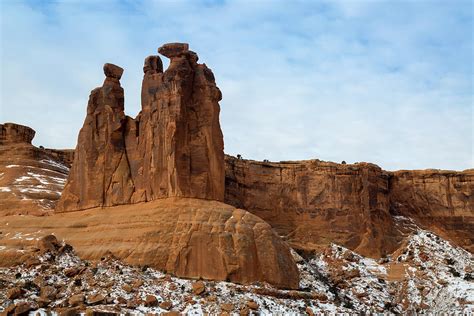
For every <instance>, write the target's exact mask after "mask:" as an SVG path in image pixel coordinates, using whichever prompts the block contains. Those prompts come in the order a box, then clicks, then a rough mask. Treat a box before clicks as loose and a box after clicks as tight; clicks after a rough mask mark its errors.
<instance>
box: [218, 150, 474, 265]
mask: <svg viewBox="0 0 474 316" xmlns="http://www.w3.org/2000/svg"><path fill="white" fill-rule="evenodd" d="M473 188H474V177H473V171H472V170H467V171H464V172H444V171H400V172H395V173H392V172H386V171H383V170H382V169H380V168H379V167H377V166H376V165H372V164H367V163H358V164H337V163H332V162H322V161H319V160H308V161H294V162H280V163H272V162H258V161H251V160H242V159H237V158H234V157H231V156H226V192H225V194H226V195H225V202H226V203H229V204H231V205H234V206H236V207H239V208H243V209H246V210H248V211H249V212H251V213H253V214H256V215H257V216H259V217H261V218H262V219H264V220H265V221H267V222H268V223H270V224H271V225H272V227H274V228H275V229H276V230H277V231H278V233H279V234H280V235H284V236H286V238H287V240H288V241H289V242H290V243H291V245H292V246H293V247H295V248H299V249H306V250H308V249H318V248H320V247H324V246H326V245H328V244H330V243H333V242H334V243H338V244H341V245H344V246H345V247H347V248H349V249H352V250H354V251H357V252H359V253H361V254H363V255H365V256H371V257H383V256H385V255H387V254H389V253H391V252H393V251H394V250H395V249H396V248H398V247H399V246H400V241H401V240H403V238H404V236H405V235H406V233H408V232H409V231H410V227H409V226H407V225H405V224H403V223H402V222H403V221H402V222H401V221H400V219H399V218H398V217H397V216H400V215H401V216H405V217H408V218H411V219H413V220H415V223H416V224H418V225H419V226H421V227H425V228H427V229H433V230H434V231H437V232H438V233H439V234H441V235H442V236H443V237H445V238H448V239H450V240H452V241H454V242H456V243H457V244H458V245H461V246H464V247H465V248H466V249H469V250H471V251H472V244H473V240H472V238H473V236H472V231H473V218H474V203H473V199H474V195H473Z"/></svg>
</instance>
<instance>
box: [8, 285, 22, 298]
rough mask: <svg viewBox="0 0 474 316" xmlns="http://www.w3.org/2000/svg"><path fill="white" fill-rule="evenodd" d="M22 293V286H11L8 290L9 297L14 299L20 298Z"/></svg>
mask: <svg viewBox="0 0 474 316" xmlns="http://www.w3.org/2000/svg"><path fill="white" fill-rule="evenodd" d="M21 295H22V292H21V288H19V287H14V288H11V289H9V290H8V291H7V298H8V299H9V300H14V299H17V298H19V297H20V296H21Z"/></svg>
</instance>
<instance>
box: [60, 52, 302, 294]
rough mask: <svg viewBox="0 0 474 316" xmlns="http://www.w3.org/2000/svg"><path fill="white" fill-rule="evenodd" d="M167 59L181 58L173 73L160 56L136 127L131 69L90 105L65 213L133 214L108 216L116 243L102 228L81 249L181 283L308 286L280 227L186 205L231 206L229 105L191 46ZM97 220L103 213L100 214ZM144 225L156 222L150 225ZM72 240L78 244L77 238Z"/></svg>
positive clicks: (147, 69) (109, 71)
mask: <svg viewBox="0 0 474 316" xmlns="http://www.w3.org/2000/svg"><path fill="white" fill-rule="evenodd" d="M158 51H159V52H160V53H161V54H163V55H164V56H167V57H169V58H170V59H171V60H170V66H169V68H168V69H167V70H166V71H165V72H163V65H162V62H161V59H160V57H159V56H149V57H147V58H146V59H145V64H144V67H143V71H144V73H145V74H144V78H143V83H142V111H141V112H140V113H139V115H138V116H137V118H136V119H132V118H130V117H127V116H125V114H124V92H123V89H122V88H121V86H120V81H119V80H120V78H121V76H122V73H123V69H122V68H120V67H118V66H115V65H112V64H105V65H104V73H105V75H106V79H105V81H104V84H103V85H102V87H100V88H96V89H94V90H93V91H92V93H91V95H90V97H89V104H88V107H87V116H86V119H85V121H84V125H83V127H82V129H81V131H80V134H79V137H78V145H77V147H76V151H75V156H74V162H73V164H72V168H71V173H70V175H69V178H68V182H67V184H66V186H65V188H64V191H63V193H62V196H61V199H60V201H59V202H58V204H57V206H56V211H57V212H58V213H64V212H69V211H78V210H81V211H83V210H86V209H91V208H96V207H104V206H115V205H123V204H131V206H129V207H125V206H124V208H113V209H107V210H103V212H104V214H109V215H111V214H114V216H111V217H114V218H115V216H118V218H117V219H118V222H116V221H114V220H113V219H108V217H105V215H102V214H101V215H100V216H99V217H100V218H101V220H102V221H104V223H107V224H106V226H107V225H110V224H111V223H113V224H114V225H113V226H112V227H113V232H112V233H111V235H110V236H112V238H111V239H107V237H106V238H104V234H106V230H107V229H106V227H102V228H101V229H99V230H97V229H96V228H94V230H93V231H91V230H88V236H90V239H89V242H88V243H84V244H83V245H82V246H81V245H75V246H76V248H77V249H78V250H79V252H80V253H82V255H83V256H84V257H85V258H95V259H97V258H98V257H100V256H101V255H103V254H104V253H105V252H106V251H112V252H114V254H115V255H117V256H118V257H119V258H122V259H125V260H126V261H127V262H130V263H133V264H148V265H152V266H154V267H156V268H159V269H163V270H166V271H167V272H170V273H174V274H176V275H178V276H184V277H191V278H206V279H216V280H229V281H233V282H242V283H249V282H254V281H266V282H269V283H271V284H274V285H276V286H279V287H288V288H296V287H298V283H299V278H298V271H297V269H296V264H295V262H294V260H293V258H292V256H291V254H290V251H289V246H288V245H287V244H286V243H285V242H284V241H282V240H281V239H280V237H278V236H277V235H276V234H275V233H274V232H273V230H272V228H271V226H270V225H268V224H267V223H265V222H264V221H262V220H261V219H260V218H258V217H256V216H254V215H252V214H250V213H248V212H246V211H243V210H234V209H233V208H232V207H231V206H226V205H224V204H220V203H217V202H210V201H201V202H199V201H197V200H194V201H195V202H193V203H191V204H190V205H187V204H184V205H183V200H180V199H183V198H200V199H206V200H217V201H222V200H223V199H224V176H225V175H224V144H223V137H222V132H221V129H220V125H219V111H220V108H219V104H218V102H219V101H220V100H221V97H222V96H221V93H220V91H219V89H218V88H217V86H216V84H215V79H214V75H213V74H212V72H211V70H210V69H209V68H207V67H206V65H204V64H198V63H197V60H198V57H197V55H196V53H194V52H192V51H190V50H189V49H188V45H187V44H182V43H171V44H166V45H164V46H162V47H160V48H159V49H158ZM167 197H176V198H180V199H176V200H174V201H173V203H172V206H171V205H170V207H167V208H159V210H156V209H153V205H154V204H150V203H151V202H150V201H153V200H157V199H161V200H163V198H167ZM140 202H147V203H145V204H137V203H140ZM157 203H164V202H163V201H161V202H158V201H157ZM200 203H201V204H202V203H204V204H203V205H201V204H200ZM206 203H207V204H206ZM215 203H217V204H215ZM150 208H151V209H152V210H153V213H152V214H150V212H149V210H150ZM121 210H127V212H130V214H136V215H135V216H137V217H140V222H139V223H138V224H137V225H138V226H134V225H133V222H134V218H133V217H131V216H125V215H120V212H121ZM147 211H148V212H147ZM97 212H99V213H100V212H101V209H95V211H94V212H93V213H91V214H94V216H97V214H96V213H97ZM127 212H126V213H127ZM81 213H82V214H83V215H81V216H86V215H87V214H89V213H85V212H81ZM122 213H124V212H122ZM127 214H128V213H127ZM57 216H60V215H57ZM57 216H56V217H57ZM143 216H148V217H150V218H153V221H152V222H150V221H148V222H146V221H144V219H143ZM123 220H125V222H124V226H123V227H122V228H121V229H118V228H119V226H120V223H121V221H123ZM98 223H100V221H99V222H98ZM80 225H81V224H80ZM95 225H96V226H97V225H99V226H100V224H95ZM139 227H142V229H143V231H144V232H145V233H143V232H142V233H141V232H140V230H139ZM126 231H131V233H129V234H126V233H125V232H126ZM64 234H66V235H67V236H66V237H65V238H67V240H68V242H71V243H74V237H73V236H71V235H68V233H67V232H64ZM124 238H125V239H124ZM81 239H83V237H81Z"/></svg>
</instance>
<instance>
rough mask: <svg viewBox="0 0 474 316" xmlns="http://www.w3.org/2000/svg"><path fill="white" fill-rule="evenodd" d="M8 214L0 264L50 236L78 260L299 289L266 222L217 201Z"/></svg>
mask: <svg viewBox="0 0 474 316" xmlns="http://www.w3.org/2000/svg"><path fill="white" fill-rule="evenodd" d="M7 219H8V220H7V221H5V222H2V223H0V231H2V235H0V236H1V239H0V245H1V246H4V247H6V249H4V250H3V252H2V257H1V258H0V264H1V265H10V264H11V263H12V261H14V260H24V259H22V258H21V256H19V253H18V250H19V249H25V248H28V247H30V246H32V245H33V243H34V242H35V240H34V239H35V238H38V237H40V236H43V235H47V234H52V233H54V234H55V235H56V236H57V237H58V239H64V240H65V241H66V242H67V243H69V244H71V245H72V246H73V247H74V248H75V249H76V251H77V253H78V254H79V255H80V256H81V257H82V258H85V259H100V258H102V257H103V256H104V255H106V254H107V253H109V252H110V253H112V254H113V255H114V256H116V257H117V258H120V259H123V260H124V261H125V262H127V263H129V264H137V265H148V266H151V267H155V268H157V269H160V270H164V271H167V272H169V273H172V274H175V275H177V276H182V277H188V278H203V279H213V280H228V281H231V282H237V283H251V282H255V281H265V282H268V283H270V284H274V285H276V286H279V287H283V288H297V287H298V282H299V277H298V270H297V268H296V264H295V262H294V260H293V258H292V256H291V254H290V250H289V247H288V245H287V244H286V243H285V242H284V241H282V240H281V239H280V238H279V237H278V236H277V235H276V234H275V233H274V231H273V230H272V229H271V227H270V225H268V224H267V223H265V222H264V221H262V220H261V219H260V218H258V217H256V216H254V215H252V214H250V213H248V212H246V211H243V210H240V209H235V208H234V207H232V206H229V205H226V204H223V203H220V202H217V201H205V200H198V199H184V198H169V199H160V200H156V201H153V202H147V203H139V204H134V205H123V206H115V207H110V208H96V209H90V210H86V211H80V212H68V213H59V214H55V215H52V216H48V217H32V216H10V217H8V218H7ZM39 230H41V232H38V231H39ZM26 234H30V235H26ZM15 235H16V238H11V237H12V236H15ZM28 239H32V240H31V241H30V240H28Z"/></svg>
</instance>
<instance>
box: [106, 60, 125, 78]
mask: <svg viewBox="0 0 474 316" xmlns="http://www.w3.org/2000/svg"><path fill="white" fill-rule="evenodd" d="M104 74H105V76H106V77H107V78H114V79H117V80H120V78H122V74H123V68H121V67H119V66H117V65H114V64H109V63H107V64H105V65H104Z"/></svg>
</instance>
